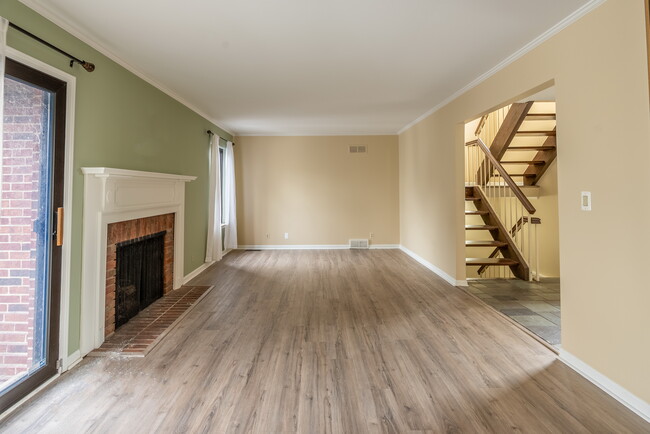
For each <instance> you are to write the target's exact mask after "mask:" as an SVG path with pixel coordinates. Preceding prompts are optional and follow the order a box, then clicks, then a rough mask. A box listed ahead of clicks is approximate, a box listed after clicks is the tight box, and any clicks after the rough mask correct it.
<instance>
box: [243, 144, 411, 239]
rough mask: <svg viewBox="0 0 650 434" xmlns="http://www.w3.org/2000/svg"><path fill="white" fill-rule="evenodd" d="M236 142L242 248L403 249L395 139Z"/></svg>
mask: <svg viewBox="0 0 650 434" xmlns="http://www.w3.org/2000/svg"><path fill="white" fill-rule="evenodd" d="M235 140H236V141H235V143H236V144H237V145H236V146H235V159H236V173H237V193H238V194H237V205H238V206H237V213H238V214H237V215H238V236H239V244H240V245H284V244H290V245H295V244H300V245H305V244H307V245H332V244H348V240H349V239H350V238H369V236H370V233H371V232H372V233H373V239H372V243H373V244H399V206H398V182H399V177H398V172H397V170H398V162H397V159H398V150H397V136H331V137H330V136H328V137H237V138H236V139H235ZM349 145H366V146H367V153H365V154H351V153H349V152H348V146H349ZM285 232H288V233H289V239H288V240H285V239H284V233H285ZM266 234H269V236H268V238H267V237H266Z"/></svg>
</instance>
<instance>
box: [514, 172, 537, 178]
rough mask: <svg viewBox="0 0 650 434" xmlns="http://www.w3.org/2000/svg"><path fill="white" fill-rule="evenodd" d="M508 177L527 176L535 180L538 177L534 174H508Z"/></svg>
mask: <svg viewBox="0 0 650 434" xmlns="http://www.w3.org/2000/svg"><path fill="white" fill-rule="evenodd" d="M508 175H510V176H511V177H512V176H525V177H531V178H534V177H535V176H536V175H535V174H534V173H508Z"/></svg>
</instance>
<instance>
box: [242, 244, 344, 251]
mask: <svg viewBox="0 0 650 434" xmlns="http://www.w3.org/2000/svg"><path fill="white" fill-rule="evenodd" d="M349 248H350V246H349V245H348V244H279V245H271V244H255V245H243V246H237V250H343V249H349Z"/></svg>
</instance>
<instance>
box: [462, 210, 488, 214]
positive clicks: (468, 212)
mask: <svg viewBox="0 0 650 434" xmlns="http://www.w3.org/2000/svg"><path fill="white" fill-rule="evenodd" d="M487 214H490V211H478V210H476V211H468V210H465V215H487Z"/></svg>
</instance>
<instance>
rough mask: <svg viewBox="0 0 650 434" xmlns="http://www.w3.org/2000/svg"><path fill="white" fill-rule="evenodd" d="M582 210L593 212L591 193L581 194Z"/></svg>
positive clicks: (584, 192)
mask: <svg viewBox="0 0 650 434" xmlns="http://www.w3.org/2000/svg"><path fill="white" fill-rule="evenodd" d="M580 209H581V210H583V211H591V192H590V191H583V192H580Z"/></svg>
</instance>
